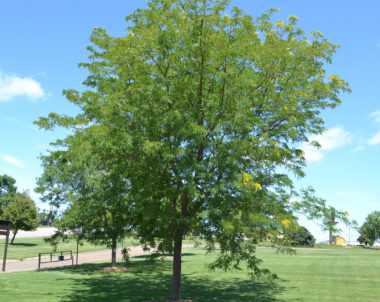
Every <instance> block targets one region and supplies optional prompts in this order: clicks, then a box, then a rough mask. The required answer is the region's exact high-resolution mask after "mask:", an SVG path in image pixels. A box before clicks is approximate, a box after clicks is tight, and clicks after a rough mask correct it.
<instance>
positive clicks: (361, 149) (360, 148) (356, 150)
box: [354, 145, 365, 152]
mask: <svg viewBox="0 0 380 302" xmlns="http://www.w3.org/2000/svg"><path fill="white" fill-rule="evenodd" d="M364 149H365V148H364V146H362V145H360V146H357V147H356V148H355V149H354V152H359V151H363V150H364Z"/></svg>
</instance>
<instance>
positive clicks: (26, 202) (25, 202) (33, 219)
mask: <svg viewBox="0 0 380 302" xmlns="http://www.w3.org/2000/svg"><path fill="white" fill-rule="evenodd" d="M1 217H2V218H3V219H6V220H10V221H11V222H12V226H11V230H12V232H13V237H12V240H11V244H13V243H14V240H15V238H16V235H17V233H18V231H20V230H22V231H33V230H35V229H36V228H37V226H38V223H39V217H38V213H37V208H36V205H35V203H34V201H33V200H32V199H31V198H30V197H29V195H28V194H27V193H15V195H14V198H13V199H12V201H10V202H9V203H8V205H7V207H6V208H5V209H4V211H3V214H2V216H1Z"/></svg>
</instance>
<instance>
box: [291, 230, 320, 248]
mask: <svg viewBox="0 0 380 302" xmlns="http://www.w3.org/2000/svg"><path fill="white" fill-rule="evenodd" d="M289 241H290V244H291V245H292V246H309V247H313V246H314V243H315V238H314V236H313V235H312V234H311V233H310V232H309V230H308V229H307V228H305V227H304V226H299V227H297V228H295V229H294V230H293V231H292V232H291V233H290V234H289Z"/></svg>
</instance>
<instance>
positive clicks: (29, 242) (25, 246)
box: [0, 237, 139, 301]
mask: <svg viewBox="0 0 380 302" xmlns="http://www.w3.org/2000/svg"><path fill="white" fill-rule="evenodd" d="M120 244H121V243H120ZM120 244H119V246H121V245H120ZM138 244H139V243H138V241H137V240H134V239H132V238H130V239H125V240H124V241H123V246H132V245H138ZM76 248H77V246H76V241H74V240H71V241H68V242H62V243H60V244H59V245H58V247H57V251H63V250H72V251H73V252H75V251H76ZM104 249H107V247H106V246H105V245H98V246H95V245H91V244H89V243H88V242H85V243H84V244H83V245H82V246H79V252H89V251H97V250H104ZM52 251H53V248H52V246H51V245H50V244H49V243H46V242H45V241H44V240H43V237H35V238H19V239H17V241H15V244H14V245H9V246H8V256H7V258H8V259H20V260H22V259H26V258H32V257H37V256H38V253H49V252H52ZM3 253H4V239H1V240H0V258H1V259H2V258H3ZM0 301H1V299H0Z"/></svg>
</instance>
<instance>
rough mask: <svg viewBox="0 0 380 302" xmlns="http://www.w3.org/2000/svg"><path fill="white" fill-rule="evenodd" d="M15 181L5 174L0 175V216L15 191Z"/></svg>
mask: <svg viewBox="0 0 380 302" xmlns="http://www.w3.org/2000/svg"><path fill="white" fill-rule="evenodd" d="M15 184H16V180H15V179H14V178H12V177H10V176H8V175H6V174H4V175H0V215H1V213H2V212H3V210H4V209H5V208H6V206H7V205H8V203H9V202H10V201H11V200H12V199H13V198H14V194H15V193H16V191H17V187H16V186H15Z"/></svg>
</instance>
